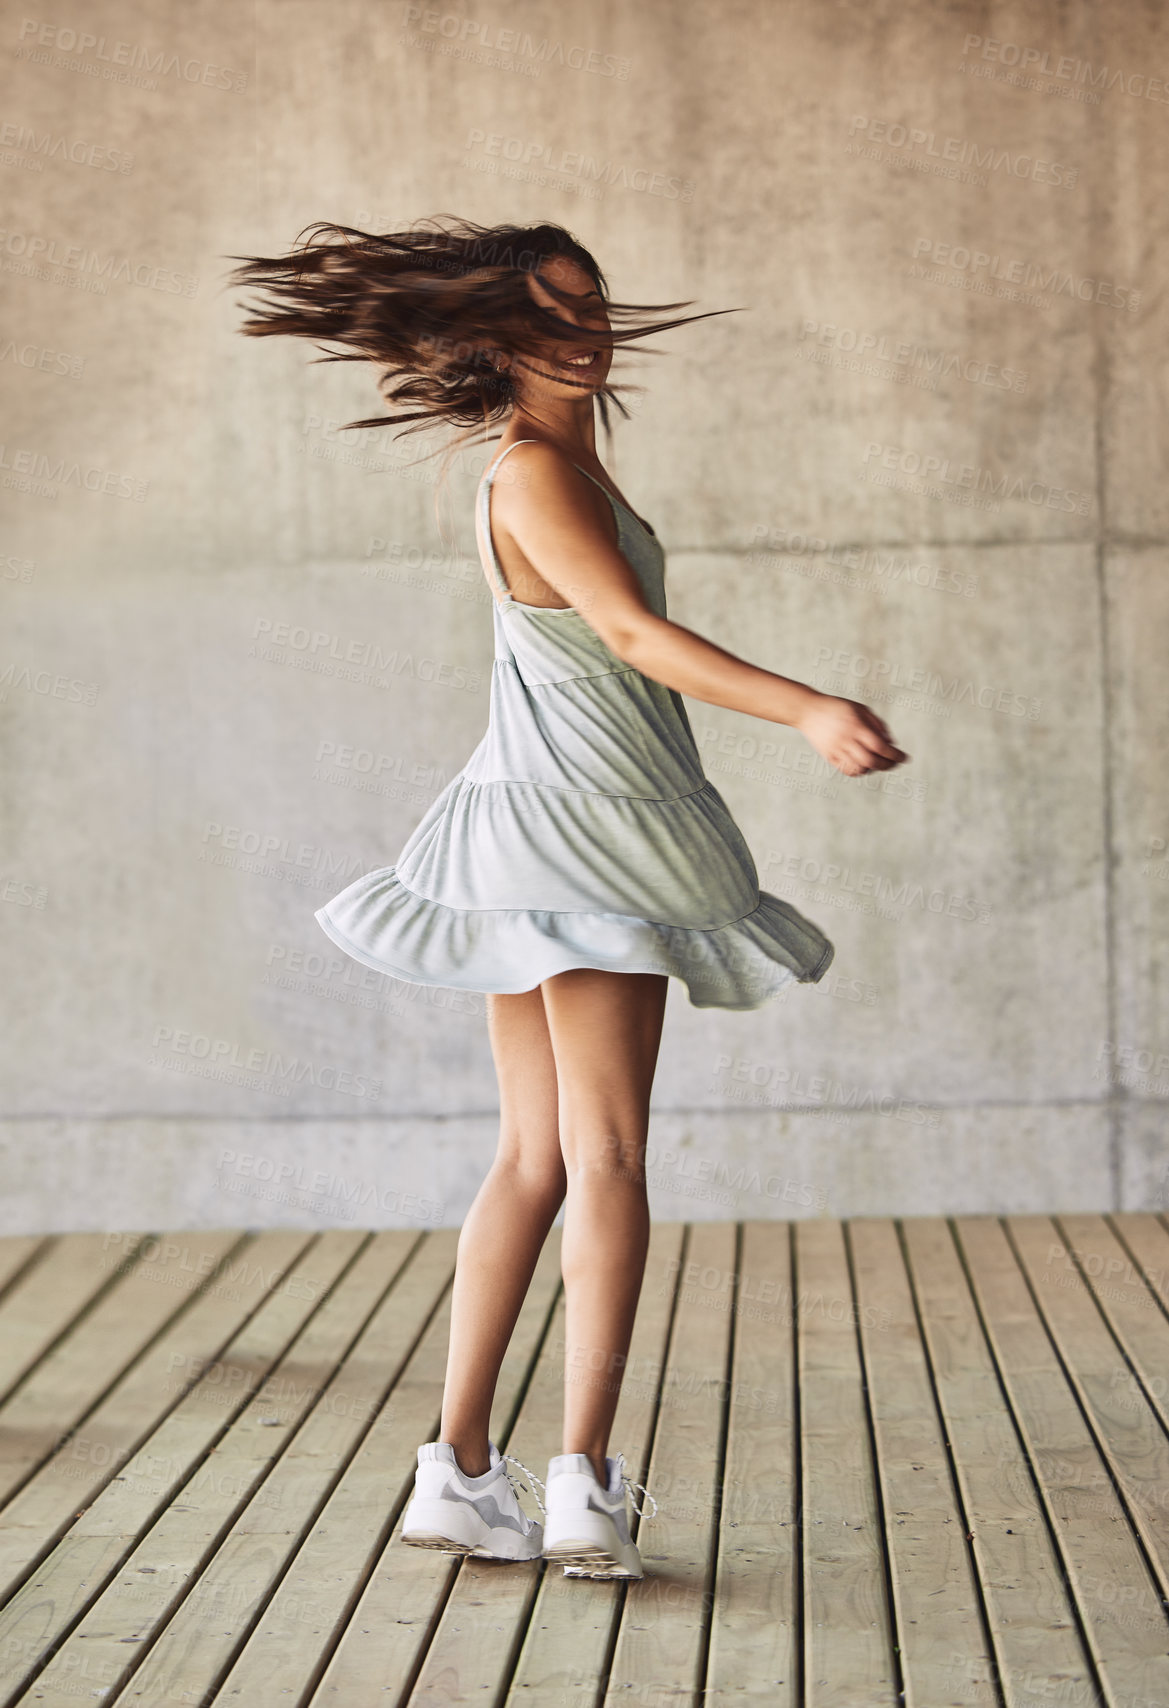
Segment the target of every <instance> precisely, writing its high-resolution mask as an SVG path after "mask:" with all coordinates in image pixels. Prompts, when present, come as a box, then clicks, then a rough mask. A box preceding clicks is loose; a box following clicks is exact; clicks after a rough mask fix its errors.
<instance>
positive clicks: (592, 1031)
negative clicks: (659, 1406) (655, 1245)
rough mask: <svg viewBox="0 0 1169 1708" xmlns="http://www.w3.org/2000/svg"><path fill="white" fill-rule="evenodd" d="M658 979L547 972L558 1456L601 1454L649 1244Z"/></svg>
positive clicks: (662, 980) (661, 986) (663, 981)
mask: <svg viewBox="0 0 1169 1708" xmlns="http://www.w3.org/2000/svg"><path fill="white" fill-rule="evenodd" d="M668 983H669V981H668V979H667V977H666V975H665V974H664V973H609V972H600V971H595V970H593V969H592V968H584V967H574V968H572V969H571V970H570V971H568V972H564V973H557V974H556V975H555V977H553V978H549V979H545V980H544V983H543V986H542V987H541V988H542V990H543V992H544V1012H545V1015H546V1017H547V1024H548V1031H549V1034H550V1037H551V1041H552V1053H553V1055H554V1057H555V1062H556V1086H557V1097H558V1104H559V1125H560V1145H561V1150H562V1151H563V1154H564V1164H565V1168H566V1170H567V1180H568V1184H567V1202H566V1204H565V1212H564V1239H563V1243H562V1246H561V1269H562V1272H563V1275H564V1288H565V1308H566V1320H565V1353H564V1369H565V1391H564V1442H563V1451H564V1452H565V1453H586V1454H587V1455H588V1457H589V1459H590V1460H591V1462H592V1465H593V1469H594V1470H595V1471H596V1473H597V1479H598V1481H599V1482H601V1483H604V1482H605V1481H606V1477H605V1457H606V1452H607V1448H608V1443H609V1434H610V1431H611V1429H612V1427H613V1417H614V1414H615V1412H616V1410H617V1401H618V1398H619V1395H620V1389H621V1377H622V1371H623V1369H624V1366H625V1360H626V1357H627V1355H628V1352H629V1342H630V1338H631V1336H632V1333H633V1323H634V1318H635V1316H636V1314H637V1301H638V1297H639V1295H640V1292H641V1283H642V1278H643V1276H644V1273H645V1258H646V1250H647V1247H648V1243H649V1205H648V1203H647V1201H646V1189H645V1143H646V1135H647V1133H648V1130H649V1098H650V1090H651V1087H652V1085H653V1077H654V1071H655V1069H656V1066H657V1057H658V1048H659V1045H660V1042H661V1034H662V1021H663V1018H664V1015H665V1004H666V991H667V988H668Z"/></svg>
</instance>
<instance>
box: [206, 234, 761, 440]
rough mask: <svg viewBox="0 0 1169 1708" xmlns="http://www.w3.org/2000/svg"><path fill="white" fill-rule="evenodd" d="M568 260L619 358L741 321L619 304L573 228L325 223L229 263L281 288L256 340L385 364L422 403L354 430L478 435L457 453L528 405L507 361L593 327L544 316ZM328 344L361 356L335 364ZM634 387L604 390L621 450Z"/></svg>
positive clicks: (389, 389)
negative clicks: (602, 317) (702, 328)
mask: <svg viewBox="0 0 1169 1708" xmlns="http://www.w3.org/2000/svg"><path fill="white" fill-rule="evenodd" d="M557 255H559V256H566V257H567V258H568V259H570V260H572V261H575V262H576V263H577V264H578V265H579V266H580V267H582V268H583V269H584V271H585V272H586V273H587V274H588V275H589V277H590V278H591V279H592V281H593V283H594V285H595V286H596V289H597V290H598V291H599V293H600V295H601V298H602V301H603V302H604V306H605V310H606V313H607V314H608V316H609V318H610V321H611V322H613V325H612V328H611V330H609V331H607V332H606V331H602V330H601V329H600V328H593V327H590V328H589V331H588V338H589V342H590V343H593V342H595V343H596V344H597V345H598V346H602V345H608V346H610V347H611V348H613V347H616V346H617V345H619V344H627V343H630V341H631V340H632V339H634V338H640V337H643V336H645V335H647V334H649V333H653V332H666V331H669V330H670V328H672V327H675V326H682V325H685V324H686V323H687V322H689V321H691V320H705V319H707V318H709V315H710V314H731V313H734V312H736V311H735V310H733V309H713V310H710V311H708V314H692V315H680V316H677V317H675V318H673V319H666V320H652V319H651V320H649V321H648V322H646V321H645V317H646V316H652V315H654V314H658V313H661V312H663V311H666V312H668V311H670V310H673V309H680V308H688V307H690V303H689V302H672V303H656V304H648V305H646V304H642V305H638V304H635V303H617V302H612V301H610V299H609V290H608V285H607V283H606V280H605V276H604V274H603V273H602V271H601V269H600V267H599V266H598V265H597V262H596V261H595V259H594V258H593V256H592V255H591V254H590V253H589V251H588V250H587V249H586V248H585V247H584V246H583V244H581V243H579V242H578V241H577V239H576V238H575V237H574V236H573V235H572V233H571V232H569V231H567V230H565V228H564V227H563V226H560V225H550V224H541V225H495V226H484V225H476V224H474V223H473V222H472V221H470V220H461V219H454V218H452V217H451V216H449V215H444V216H441V217H435V218H432V219H426V220H420V221H418V222H417V223H416V224H415V225H414V226H412V227H411V228H410V229H408V230H406V231H395V232H383V233H380V234H375V233H371V232H367V231H359V230H357V229H356V228H355V227H353V226H348V225H335V224H332V223H331V222H329V221H327V220H317V221H316V222H314V224H312V225H309V226H306V227H305V228H304V230H303V231H301V233H300V234H299V235H298V237H297V239H296V243H295V245H294V247H293V248H292V249H291V250H290V252H289V253H288V254H287V255H281V256H255V255H251V256H249V255H231V256H227V257H225V258H226V259H228V260H232V261H238V262H240V263H241V265H240V266H238V267H236V268H234V269H233V270H232V272H231V273H230V275H229V282H230V283H231V284H233V285H237V286H243V287H245V288H258V289H262V290H265V291H266V292H267V298H266V299H264V300H262V301H260V302H259V303H256V304H247V303H245V304H240V305H239V306H240V307H241V308H243V309H244V310H245V312H246V313H247V314H248V315H249V318H248V319H247V320H245V322H244V323H243V325H242V326H241V327H240V328H239V330H240V331H241V332H242V333H244V334H245V335H246V336H248V337H252V338H266V337H274V336H277V335H282V334H283V335H287V336H291V337H295V338H309V339H312V340H313V341H314V343H315V344H316V345H317V348H318V349H321V350H323V351H324V354H322V355H321V356H319V357H317V358H316V360H318V361H326V362H373V363H375V364H376V365H377V366H379V367H380V368H381V369H382V370H383V371H382V373H381V374H380V375H379V378H378V381H377V389H378V391H379V393H380V395H381V396H382V397H383V398H384V399H385V401H386V402H387V403H389V404H392V405H401V404H407V405H412V406H413V408H412V410H411V411H410V412H409V413H404V414H403V413H398V414H393V415H377V416H367V417H365V418H364V419H363V420H360V421H347V422H346V423H345V426H346V427H347V428H350V427H351V428H359V427H383V426H399V425H401V424H403V423H405V424H407V425H406V426H405V427H404V431H405V432H407V433H410V432H420V431H422V430H424V429H425V428H426V427H428V426H431V425H434V424H435V423H438V422H447V423H449V424H450V425H451V426H452V427H456V428H465V429H467V430H468V431H467V432H466V433H464V434H462V435H461V436H459V437H458V438H457V439H456V440H455V445H456V446H457V445H459V444H462V443H464V442H465V441H466V440H467V439H468V438H472V437H474V436H475V430H476V429H478V430H481V431H482V433H483V435H484V437H489V436H490V435H489V433H488V428H489V427H490V425H491V424H492V423H493V422H497V421H500V420H502V419H504V418H505V417H506V416H507V415H508V414H509V413H510V411H511V409H512V406H513V405H514V403H515V402H516V398H517V388H516V385H515V382H514V381H513V379H512V377H511V374H510V372H508V371H507V370H506V369H505V370H504V371H502V372H501V371H500V370H499V369H497V367H496V366H495V362H494V358H495V357H497V356H500V355H506V356H517V355H528V356H539V355H541V354H544V353H546V350H547V346H548V344H549V342H551V341H555V340H558V341H560V342H563V341H564V340H565V338H566V337H570V338H573V339H575V341H576V342H579V341H580V337H581V328H580V327H579V326H577V325H575V324H573V323H572V322H570V321H566V320H561V319H560V317H559V316H558V315H556V314H554V313H553V312H552V311H551V310H550V309H547V308H544V307H542V306H541V305H540V304H538V303H537V302H536V300H535V298H534V297H533V296H532V293H531V292H530V290H529V289H528V282H527V275H528V274H529V273H534V272H537V271H538V270H539V267H540V263H541V262H542V261H544V260H546V259H548V258H550V257H552V256H557ZM540 283H541V285H542V286H543V287H544V288H545V289H547V290H548V291H549V292H550V294H551V295H552V296H553V297H556V298H559V299H561V300H569V299H570V293H568V292H566V291H562V290H560V289H558V287H557V286H555V285H554V284H553V283H552V282H551V280H550V279H549V278H548V277H547V276H546V275H543V274H542V275H541V277H540ZM620 322H624V323H625V324H624V325H621V324H618V323H620ZM639 322H641V324H638V323H639ZM321 340H324V341H325V343H328V344H334V345H337V344H339V345H342V346H343V347H344V348H345V350H346V352H352V354H350V353H344V354H340V355H338V354H334V353H332V352H331V351H328V350H327V349H325V343H322V342H321ZM632 348H633V349H635V350H638V349H639V346H637V345H633V346H632ZM645 353H646V354H651V355H654V354H658V353H659V352H656V351H648V352H645ZM567 383H569V384H579V385H583V384H584V382H582V381H568V382H567ZM630 389H633V390H636V391H640V390H643V389H644V388H643V387H640V386H637V387H633V388H630V387H628V386H621V387H619V388H614V387H612V386H610V385H609V384H608V382H607V381H606V383H605V385H604V386H602V387H601V388H600V389H599V390H598V391H597V393H596V395H597V397H598V398H599V402H600V414H601V421H602V424H603V426H604V429H605V434H606V438H607V440H608V441H610V442H611V440H612V429H611V427H610V423H609V411H608V405H609V404H610V402H611V403H613V404H614V405H615V406H616V407H617V409H618V410H620V412H621V414H622V415H623V416H624V417H625V418H626V419H628V418H629V411H628V409H626V407H625V405H624V403H623V402H622V401H621V398H620V397H619V396H618V395H617V391H618V390H621V391H628V390H630Z"/></svg>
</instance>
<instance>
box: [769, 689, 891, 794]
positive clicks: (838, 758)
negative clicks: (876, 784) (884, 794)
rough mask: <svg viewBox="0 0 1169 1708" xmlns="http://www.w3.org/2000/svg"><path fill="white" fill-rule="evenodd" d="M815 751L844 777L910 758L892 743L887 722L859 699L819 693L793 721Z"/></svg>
mask: <svg viewBox="0 0 1169 1708" xmlns="http://www.w3.org/2000/svg"><path fill="white" fill-rule="evenodd" d="M796 728H797V729H798V730H799V732H800V734H801V735H802V736H805V737H806V738H807V740H808V741H809V742H811V744H812V746H813V747H814V748H815V749H816V752H817V753H819V754H821V755H822V756H823V758H825V759H826V760H827V761H828V763H829V765H831V766H833V767H834V768H835V769H836V770H837V771H842V772H843V773H844V775H845V776H846V777H863V776H865V775H866V773H867V772H869V771H890V770H892V768H893V766H894V765H901V764H903V763H904V762H905V760H907V759H908V758H909V755H908V753H903V752H902V751H901V749H900V748H899V747H895V746H894V745H893V740H892V737H891V736H890V734H889V726H888V725H887V724H886V723H885V722H884V721H883V720H882V719H881V718H879V717H878V716H877V714H876V713H875V712H871V711H870V710H869V708H868V707H867V706H865V705H862V704H861V702H860V701H859V700H842V699H838V698H837V696H836V695H835V694H821V695H819V697H818V698H817V699H815V700H813V701H812V703H811V705H810V706H809V707H808V709H807V710H806V711H805V712H804V714H803V716H802V717H801V718H800V720H799V722H798V723H797V724H796Z"/></svg>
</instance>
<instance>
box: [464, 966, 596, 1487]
mask: <svg viewBox="0 0 1169 1708" xmlns="http://www.w3.org/2000/svg"><path fill="white" fill-rule="evenodd" d="M487 1031H488V1036H489V1037H490V1040H491V1050H492V1054H493V1056H494V1058H495V1071H496V1077H497V1079H498V1081H499V1148H498V1150H497V1152H496V1156H495V1161H494V1162H493V1163H492V1165H491V1168H490V1170H489V1171H488V1174H487V1178H486V1179H485V1180H484V1182H483V1185H482V1186H481V1187H480V1188H479V1191H478V1194H477V1195H476V1197H475V1201H474V1203H473V1204H472V1205H471V1208H470V1210H468V1212H467V1217H466V1220H465V1221H464V1223H463V1226H462V1229H461V1231H460V1233H459V1243H458V1251H457V1256H456V1260H455V1279H454V1286H453V1289H452V1292H451V1331H450V1344H449V1348H448V1352H447V1368H446V1382H445V1385H444V1388H443V1397H442V1422H441V1425H440V1428H439V1439H440V1440H442V1441H449V1442H450V1444H451V1446H452V1447H453V1448H454V1450H455V1459H456V1460H457V1462H458V1465H459V1468H460V1469H461V1470H462V1471H463V1472H464V1473H465V1474H466V1475H467V1476H468V1477H475V1476H479V1475H480V1474H481V1473H482V1472H484V1471H486V1470H487V1468H488V1467H487V1440H488V1433H489V1423H490V1417H491V1402H492V1400H493V1398H494V1396H495V1384H496V1381H497V1380H498V1377H499V1369H500V1365H501V1364H502V1363H503V1355H504V1353H505V1352H506V1351H507V1346H508V1342H509V1341H510V1339H511V1335H512V1330H513V1329H514V1328H515V1325H516V1319H517V1318H518V1316H519V1313H520V1307H521V1305H522V1304H523V1302H524V1297H525V1295H526V1293H527V1290H528V1285H529V1283H530V1281H531V1279H532V1273H533V1271H534V1269H535V1267H536V1260H537V1258H538V1257H539V1255H540V1252H541V1249H542V1248H543V1245H544V1241H545V1239H546V1238H547V1236H548V1230H549V1228H550V1227H551V1226H552V1223H553V1222H554V1221H555V1220H556V1213H557V1211H558V1210H559V1208H560V1206H561V1204H562V1203H563V1202H564V1193H565V1186H566V1174H565V1167H564V1159H563V1157H562V1155H561V1150H560V1138H559V1130H558V1122H557V1091H556V1065H555V1062H554V1060H553V1056H552V1045H551V1042H550V1039H549V1036H548V1025H547V1021H546V1019H545V1016H544V999H543V996H542V994H541V991H540V988H539V987H537V988H536V989H535V990H528V991H523V992H522V993H521V994H519V995H518V996H488V998H487Z"/></svg>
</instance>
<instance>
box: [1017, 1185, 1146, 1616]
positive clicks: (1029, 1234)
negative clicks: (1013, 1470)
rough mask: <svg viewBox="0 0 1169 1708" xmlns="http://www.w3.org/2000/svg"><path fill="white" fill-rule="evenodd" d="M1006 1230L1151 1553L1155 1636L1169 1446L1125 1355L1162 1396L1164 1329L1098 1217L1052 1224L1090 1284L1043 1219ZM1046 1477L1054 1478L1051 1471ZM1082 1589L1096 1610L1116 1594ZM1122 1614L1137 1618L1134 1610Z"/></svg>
mask: <svg viewBox="0 0 1169 1708" xmlns="http://www.w3.org/2000/svg"><path fill="white" fill-rule="evenodd" d="M1008 1223H1009V1226H1010V1228H1011V1231H1012V1232H1013V1234H1014V1235H1015V1240H1016V1243H1017V1245H1018V1247H1019V1250H1020V1252H1021V1254H1022V1258H1023V1263H1024V1266H1025V1268H1026V1270H1027V1273H1028V1275H1029V1276H1030V1279H1031V1282H1032V1285H1033V1286H1034V1287H1035V1290H1036V1293H1037V1294H1038V1297H1039V1303H1040V1309H1041V1310H1042V1312H1043V1315H1044V1318H1045V1320H1046V1323H1047V1326H1048V1329H1049V1332H1050V1333H1051V1336H1052V1339H1053V1340H1054V1342H1055V1345H1056V1348H1057V1350H1058V1352H1059V1353H1060V1355H1061V1357H1062V1358H1063V1360H1064V1363H1065V1366H1066V1369H1067V1375H1068V1380H1069V1381H1070V1383H1071V1385H1072V1387H1073V1388H1074V1390H1075V1392H1076V1394H1077V1396H1078V1397H1079V1400H1080V1403H1081V1405H1082V1406H1083V1408H1084V1412H1085V1414H1086V1416H1087V1420H1088V1423H1089V1425H1090V1427H1091V1429H1092V1431H1093V1433H1094V1435H1095V1436H1096V1441H1097V1448H1098V1451H1099V1453H1100V1455H1101V1458H1102V1460H1103V1462H1104V1463H1105V1465H1106V1466H1107V1473H1106V1474H1107V1475H1109V1477H1110V1478H1115V1480H1116V1483H1117V1484H1118V1485H1119V1488H1120V1491H1121V1494H1122V1497H1123V1500H1124V1504H1125V1506H1126V1508H1127V1511H1128V1515H1129V1519H1130V1522H1131V1523H1132V1525H1133V1527H1134V1529H1135V1530H1136V1531H1137V1532H1138V1534H1139V1535H1140V1537H1141V1539H1142V1541H1143V1542H1144V1545H1145V1547H1146V1548H1147V1550H1148V1553H1149V1557H1150V1560H1151V1563H1152V1570H1153V1572H1154V1573H1155V1574H1156V1578H1157V1585H1156V1591H1155V1593H1154V1595H1153V1596H1152V1598H1151V1599H1150V1602H1149V1604H1148V1606H1147V1608H1146V1609H1145V1611H1146V1612H1147V1614H1148V1616H1149V1619H1150V1622H1151V1627H1152V1629H1153V1630H1156V1629H1157V1627H1158V1625H1159V1624H1160V1622H1161V1620H1162V1619H1163V1618H1164V1608H1165V1605H1166V1601H1167V1598H1169V1524H1167V1522H1166V1501H1167V1500H1169V1440H1167V1439H1166V1435H1165V1423H1164V1413H1163V1412H1161V1414H1160V1415H1158V1407H1157V1406H1156V1405H1155V1404H1151V1403H1150V1401H1149V1399H1148V1397H1147V1396H1146V1393H1145V1392H1144V1391H1143V1390H1142V1388H1141V1387H1139V1386H1138V1385H1137V1384H1136V1383H1135V1382H1134V1381H1133V1379H1132V1374H1131V1372H1130V1370H1129V1367H1128V1363H1127V1361H1126V1356H1125V1354H1126V1352H1127V1354H1128V1357H1129V1358H1131V1359H1132V1360H1133V1362H1134V1363H1135V1364H1136V1365H1137V1367H1138V1370H1139V1371H1141V1373H1142V1374H1143V1376H1144V1378H1145V1381H1146V1382H1147V1383H1148V1384H1149V1385H1150V1387H1151V1388H1153V1389H1154V1390H1155V1388H1156V1386H1157V1384H1158V1380H1159V1383H1160V1386H1161V1388H1162V1390H1163V1389H1164V1385H1165V1379H1166V1375H1167V1374H1169V1322H1167V1321H1166V1318H1165V1315H1164V1312H1163V1310H1162V1308H1161V1306H1160V1305H1159V1303H1158V1302H1157V1299H1156V1298H1155V1296H1154V1295H1153V1294H1152V1293H1151V1292H1150V1291H1149V1288H1148V1286H1147V1285H1146V1282H1145V1280H1144V1278H1143V1277H1142V1276H1141V1275H1140V1273H1139V1272H1138V1271H1136V1270H1134V1269H1133V1267H1132V1264H1131V1261H1130V1259H1129V1256H1128V1253H1127V1252H1126V1251H1125V1250H1124V1248H1123V1247H1122V1246H1121V1244H1120V1242H1119V1241H1118V1240H1117V1238H1116V1236H1115V1234H1114V1233H1113V1231H1112V1229H1111V1228H1109V1227H1108V1225H1107V1223H1106V1222H1105V1221H1104V1219H1103V1217H1100V1216H1090V1215H1067V1216H1060V1217H1058V1218H1056V1221H1055V1226H1056V1228H1057V1229H1058V1230H1060V1231H1061V1232H1062V1233H1065V1234H1066V1235H1067V1238H1068V1240H1069V1242H1070V1244H1071V1246H1072V1248H1073V1250H1074V1251H1075V1252H1076V1254H1077V1256H1078V1259H1079V1263H1080V1264H1082V1265H1083V1266H1084V1268H1085V1270H1086V1272H1087V1279H1086V1280H1085V1279H1084V1277H1083V1276H1082V1275H1081V1273H1080V1269H1079V1268H1078V1267H1077V1266H1076V1265H1074V1264H1073V1263H1072V1262H1071V1260H1070V1255H1069V1256H1065V1255H1064V1252H1063V1249H1062V1247H1061V1248H1060V1249H1059V1250H1058V1251H1057V1249H1056V1247H1055V1245H1054V1244H1052V1243H1050V1241H1049V1237H1048V1236H1049V1229H1050V1225H1051V1224H1049V1223H1048V1222H1047V1220H1046V1218H1041V1217H1020V1218H1017V1219H1016V1218H1014V1217H1011V1218H1008ZM1118 1342H1119V1344H1118ZM1048 1472H1049V1474H1052V1475H1053V1474H1054V1466H1052V1465H1051V1464H1050V1463H1049V1465H1048ZM1080 1588H1081V1591H1082V1592H1084V1593H1088V1594H1091V1595H1092V1597H1093V1599H1094V1600H1095V1599H1099V1598H1101V1597H1111V1596H1112V1595H1113V1594H1114V1590H1115V1586H1114V1584H1113V1583H1112V1582H1110V1581H1106V1580H1104V1579H1100V1580H1097V1581H1095V1582H1094V1583H1093V1582H1092V1581H1091V1580H1090V1579H1089V1577H1088V1575H1087V1574H1085V1575H1084V1576H1083V1577H1082V1578H1081V1582H1080ZM1133 1599H1134V1600H1135V1599H1136V1598H1133ZM1125 1612H1126V1614H1134V1613H1135V1612H1136V1608H1135V1607H1134V1605H1133V1602H1132V1601H1130V1602H1128V1603H1126V1605H1125Z"/></svg>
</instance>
